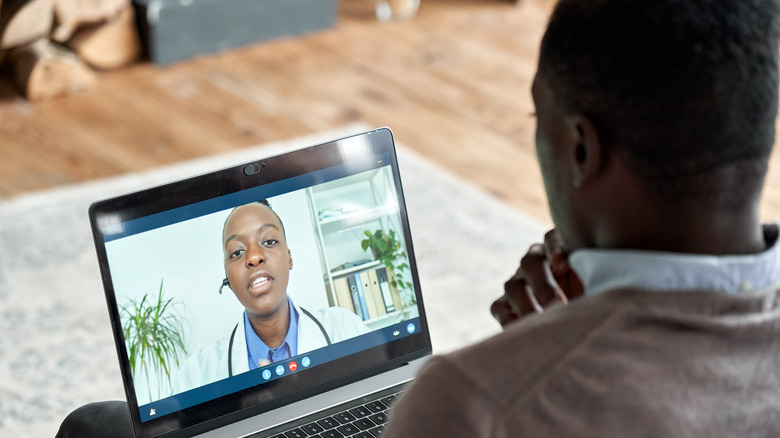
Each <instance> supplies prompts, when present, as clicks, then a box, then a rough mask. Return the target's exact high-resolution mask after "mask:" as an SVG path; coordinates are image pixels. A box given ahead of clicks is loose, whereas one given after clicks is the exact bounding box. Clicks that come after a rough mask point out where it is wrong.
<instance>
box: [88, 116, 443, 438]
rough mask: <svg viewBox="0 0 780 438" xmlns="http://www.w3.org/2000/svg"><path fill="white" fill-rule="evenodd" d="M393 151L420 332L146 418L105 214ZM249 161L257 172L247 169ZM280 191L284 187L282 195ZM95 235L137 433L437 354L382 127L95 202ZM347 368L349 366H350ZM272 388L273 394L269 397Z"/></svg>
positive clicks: (210, 422) (124, 215) (213, 417)
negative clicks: (134, 374)
mask: <svg viewBox="0 0 780 438" xmlns="http://www.w3.org/2000/svg"><path fill="white" fill-rule="evenodd" d="M380 155H381V156H383V157H389V161H390V163H389V165H390V168H391V171H392V176H393V182H394V184H395V191H396V196H397V200H398V211H399V215H400V222H401V226H402V228H403V235H404V238H405V240H406V242H405V244H406V248H407V253H408V254H407V255H408V258H409V265H410V267H411V269H410V271H411V277H412V278H411V280H412V283H413V285H414V290H415V293H416V299H417V306H418V309H419V318H420V325H421V330H420V332H419V333H414V334H412V335H410V336H407V337H404V338H401V339H398V340H394V341H391V342H389V343H387V344H384V345H380V346H378V347H374V348H370V349H368V350H363V351H360V352H358V353H356V354H353V355H350V356H347V357H343V358H340V359H336V360H334V361H332V362H329V363H328V365H327V366H318V367H314V368H312V369H308V370H303V371H301V372H298V373H294V374H291V375H288V376H286V377H284V378H282V379H279V380H274V381H271V382H267V383H264V384H262V385H258V386H255V387H252V388H249V389H245V390H242V391H239V392H236V393H233V394H230V395H227V396H223V397H220V398H218V399H215V400H212V401H209V402H206V403H203V404H200V405H197V406H194V407H191V408H186V409H184V410H181V411H178V412H176V413H172V414H168V415H166V416H163V417H160V418H156V419H153V420H149V421H146V422H142V421H141V416H140V411H139V405H138V399H137V397H136V389H135V387H134V385H133V380H132V372H131V370H130V366H129V360H128V356H127V351H126V349H125V340H124V335H123V333H122V327H121V322H120V317H119V309H118V305H117V299H116V296H115V293H114V290H113V286H112V281H111V272H110V268H109V264H108V257H107V252H106V247H105V243H106V241H105V239H104V231H105V227H106V225H105V223H104V221H101V218H106V217H114V218H121V221H122V222H127V221H130V220H134V219H139V218H143V217H146V216H149V215H153V214H157V213H161V212H165V211H168V210H172V209H176V208H180V207H184V206H187V205H191V204H193V203H197V202H202V201H206V200H209V199H213V198H217V197H221V196H225V195H229V194H232V193H236V192H240V191H243V190H246V189H250V188H254V187H259V186H263V185H266V184H270V183H274V182H279V181H283V180H286V179H289V178H292V177H296V176H299V175H304V174H308V173H312V172H317V171H319V170H322V169H326V168H329V167H333V166H337V165H341V164H348V163H350V162H358V161H359V160H365V159H367V158H372V157H377V156H380ZM247 166H252V167H250V170H259V171H256V172H254V171H249V172H247V171H245V169H246V168H247ZM279 194H281V193H279ZM89 217H90V223H91V225H92V232H93V238H94V241H95V247H96V250H97V254H98V261H99V265H100V271H101V276H102V279H103V284H104V290H105V295H106V301H107V305H108V311H109V314H110V320H111V325H112V331H113V334H114V340H115V342H116V345H117V353H118V357H119V362H120V368H121V372H122V378H123V383H124V388H125V393H126V395H127V399H128V404H129V406H130V413H131V416H132V418H133V424H134V427H135V428H136V435H137V436H139V437H155V436H162V435H165V436H172V437H173V436H189V435H191V434H193V433H200V432H205V431H208V430H211V429H214V428H217V427H219V426H222V425H225V424H230V423H232V422H235V421H239V420H241V419H244V418H248V417H250V416H253V415H257V414H260V413H262V412H267V411H269V410H272V409H275V408H278V407H280V406H283V405H285V404H289V403H292V402H295V401H298V400H302V399H305V398H307V397H310V396H313V395H316V394H319V393H322V392H325V391H327V390H329V389H333V388H336V387H339V386H342V385H345V384H348V383H352V382H356V381H358V380H361V379H363V378H367V377H370V376H372V375H376V374H379V373H382V372H385V371H388V370H390V369H393V368H395V367H397V366H400V365H403V364H405V363H408V362H410V361H412V360H414V359H418V358H421V357H424V356H426V355H429V354H430V353H431V342H430V337H429V334H428V326H427V319H426V317H425V311H424V304H423V299H422V296H421V292H420V291H421V289H420V283H419V278H418V275H417V270H416V260H415V256H414V250H413V244H412V238H411V230H410V228H409V221H408V216H407V210H406V203H405V199H404V194H403V190H402V184H401V176H400V173H399V170H398V162H397V156H396V152H395V145H394V141H393V135H392V132H391V131H390V129H388V128H380V129H377V130H373V131H369V132H365V133H362V134H358V135H354V136H350V137H346V138H342V139H339V140H335V141H332V142H328V143H324V144H320V145H316V146H311V147H307V148H304V149H299V150H296V151H293V152H289V153H286V154H282V155H277V156H273V157H268V158H265V159H262V160H257V161H253V162H248V163H243V164H240V165H236V166H232V167H229V168H226V169H222V170H218V171H215V172H211V173H207V174H204V175H200V176H196V177H193V178H188V179H185V180H181V181H177V182H173V183H169V184H165V185H161V186H157V187H152V188H149V189H145V190H142V191H138V192H135V193H131V194H127V195H124V196H119V197H115V198H111V199H106V200H103V201H99V202H96V203H94V204H92V206H90V209H89ZM345 370H346V371H345ZM269 394H273V397H272V398H269V397H268V395H269Z"/></svg>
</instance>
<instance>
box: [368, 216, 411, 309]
mask: <svg viewBox="0 0 780 438" xmlns="http://www.w3.org/2000/svg"><path fill="white" fill-rule="evenodd" d="M363 234H364V235H365V236H366V237H365V239H363V240H362V241H361V242H360V244H361V246H362V247H363V251H367V250H369V249H370V250H371V254H372V255H373V256H374V259H376V260H378V261H379V262H380V263H382V264H383V265H384V266H385V268H386V269H387V272H388V274H389V277H391V278H389V281H390V284H392V285H393V287H395V288H396V289H398V291H399V292H400V293H401V296H402V297H403V301H404V306H408V305H412V304H417V299H416V298H415V296H414V285H413V284H412V283H411V282H410V281H408V280H407V279H406V277H405V275H406V272H407V271H408V270H409V263H408V258H407V257H406V252H405V251H404V250H403V247H402V246H401V241H400V240H398V239H397V238H396V235H395V231H393V230H392V229H390V230H387V231H385V230H382V229H379V230H376V231H374V232H373V233H372V232H371V231H369V230H365V231H363Z"/></svg>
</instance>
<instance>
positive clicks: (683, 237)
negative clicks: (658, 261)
mask: <svg viewBox="0 0 780 438" xmlns="http://www.w3.org/2000/svg"><path fill="white" fill-rule="evenodd" d="M753 210H757V209H753ZM653 212H655V214H653ZM616 222H619V223H614V222H613V223H611V224H605V226H604V227H602V230H604V232H602V233H600V235H597V241H596V242H595V243H596V246H597V247H602V248H620V249H636V250H649V251H664V252H677V253H690V254H713V255H728V254H733V255H740V254H755V253H758V252H761V251H763V250H764V249H765V248H766V242H765V239H764V235H763V231H762V228H761V224H760V222H759V220H758V214H757V211H752V210H736V211H727V212H724V211H707V210H706V209H702V208H696V207H693V206H687V207H680V208H676V209H669V210H668V211H664V210H663V209H658V208H656V209H652V208H648V209H634V210H633V211H632V212H628V213H625V214H624V215H621V217H620V218H618V221H616Z"/></svg>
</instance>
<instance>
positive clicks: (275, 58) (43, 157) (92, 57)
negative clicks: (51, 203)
mask: <svg viewBox="0 0 780 438" xmlns="http://www.w3.org/2000/svg"><path fill="white" fill-rule="evenodd" d="M377 1H379V2H380V3H377ZM554 3H555V2H554V0H517V1H515V0H419V1H418V0H387V1H385V0H284V1H281V0H133V2H131V0H3V1H2V3H1V5H2V6H0V9H1V13H0V33H1V35H0V36H1V37H2V40H0V46H2V52H1V53H2V67H0V73H1V75H0V199H1V198H8V197H13V196H16V195H20V194H24V193H28V192H31V191H35V190H39V189H44V188H49V187H54V186H60V185H65V184H71V183H75V182H79V181H87V180H92V179H96V178H101V177H106V176H112V175H118V174H124V173H128V172H136V171H141V170H146V169H150V168H154V167H156V166H161V165H166V164H170V163H174V162H177V161H182V160H187V159H191V158H196V157H205V156H210V155H214V154H219V153H224V152H227V151H233V150H236V149H240V148H245V147H249V146H254V145H258V144H263V143H266V142H271V141H278V140H284V139H288V138H293V137H298V136H301V135H309V134H314V133H317V132H321V131H325V130H328V129H332V128H337V127H340V126H344V125H348V124H351V123H356V122H359V123H365V124H366V125H368V126H371V127H379V126H389V127H390V128H392V130H393V131H394V132H395V135H396V140H397V141H398V142H399V143H402V144H404V145H405V146H407V147H409V148H411V149H414V150H415V151H417V152H418V153H420V154H421V155H423V156H425V157H427V158H429V159H431V160H432V161H434V162H436V163H438V164H439V165H441V166H443V167H444V168H446V169H447V170H449V171H450V172H452V173H454V174H455V175H456V176H457V177H458V178H460V179H462V180H464V181H467V182H469V183H471V184H474V185H476V186H478V187H481V188H483V189H485V190H487V191H489V192H491V193H493V194H494V195H496V196H497V197H498V198H500V199H501V200H503V201H505V202H506V203H508V204H509V205H511V206H512V207H514V208H517V209H518V210H520V211H522V212H523V213H525V214H526V215H528V216H530V217H532V218H534V219H537V220H538V221H540V222H542V223H546V224H549V215H548V213H547V206H546V201H545V197H544V191H543V188H542V184H541V178H540V176H539V172H538V170H537V166H536V163H535V155H534V154H535V153H534V141H533V136H534V120H533V118H532V117H531V116H530V115H531V113H532V112H533V105H532V102H531V98H530V92H529V89H530V86H531V81H532V79H533V74H534V72H535V68H536V58H537V53H538V47H539V41H540V39H541V36H542V33H543V31H544V27H545V24H546V20H547V17H548V15H549V13H550V11H551V10H552V7H553V6H554ZM393 14H395V15H393ZM776 155H777V154H775V156H776ZM775 161H777V159H775ZM775 168H777V165H773V167H772V171H771V172H770V180H769V183H768V188H767V191H766V196H765V198H764V203H763V209H762V215H763V218H764V219H765V220H767V219H773V218H777V217H778V216H780V177H779V176H778V175H777V173H778V172H777V171H776V170H775Z"/></svg>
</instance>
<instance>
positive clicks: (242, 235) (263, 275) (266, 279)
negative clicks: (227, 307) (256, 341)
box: [222, 204, 293, 318]
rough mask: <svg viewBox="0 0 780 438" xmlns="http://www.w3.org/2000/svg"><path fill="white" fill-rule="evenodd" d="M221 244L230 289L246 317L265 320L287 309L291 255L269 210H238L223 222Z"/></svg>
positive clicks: (254, 207)
mask: <svg viewBox="0 0 780 438" xmlns="http://www.w3.org/2000/svg"><path fill="white" fill-rule="evenodd" d="M222 243H223V247H224V250H225V273H226V274H227V278H228V281H229V282H230V288H231V289H232V290H233V293H235V294H236V298H238V301H240V302H241V304H242V305H243V306H244V308H245V309H246V311H247V314H248V315H249V316H254V317H260V318H268V317H271V316H273V315H275V314H276V313H277V312H278V311H279V310H280V309H282V308H283V307H282V306H283V305H284V306H286V305H287V282H288V280H289V274H290V270H291V269H292V266H293V262H292V255H291V254H290V250H289V249H288V248H287V242H286V241H285V238H284V232H283V230H282V224H281V222H280V221H279V219H278V218H277V216H276V214H275V213H274V212H273V211H271V209H270V208H268V207H266V206H265V205H262V204H247V205H244V206H241V207H238V208H237V209H236V210H234V211H233V213H231V215H230V216H229V217H228V219H227V221H225V229H224V231H223V233H222Z"/></svg>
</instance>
